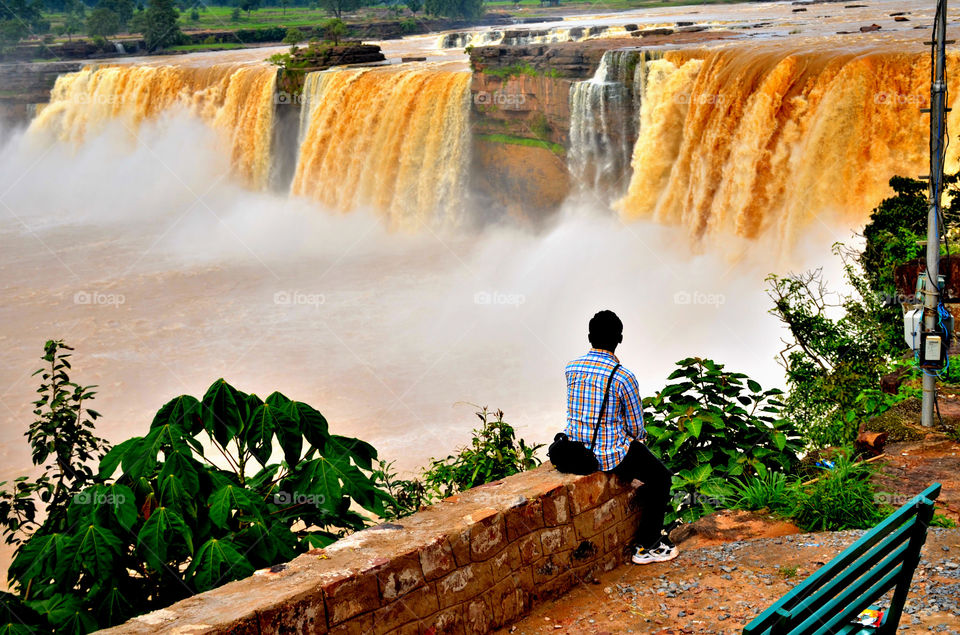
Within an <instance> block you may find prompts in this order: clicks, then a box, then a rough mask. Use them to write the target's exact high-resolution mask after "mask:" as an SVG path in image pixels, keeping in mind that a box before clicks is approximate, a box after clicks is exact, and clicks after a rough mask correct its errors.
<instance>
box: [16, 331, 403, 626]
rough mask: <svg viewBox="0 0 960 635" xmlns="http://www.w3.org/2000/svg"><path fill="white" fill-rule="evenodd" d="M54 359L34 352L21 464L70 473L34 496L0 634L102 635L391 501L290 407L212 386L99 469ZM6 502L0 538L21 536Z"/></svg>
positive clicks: (370, 466)
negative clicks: (31, 409) (37, 375)
mask: <svg viewBox="0 0 960 635" xmlns="http://www.w3.org/2000/svg"><path fill="white" fill-rule="evenodd" d="M58 347H62V344H61V343H53V348H51V344H49V343H48V354H47V357H45V359H47V358H49V361H50V363H51V364H52V366H51V370H50V371H44V386H43V387H42V394H44V395H46V396H45V397H43V398H41V399H40V400H38V402H37V403H38V416H39V419H38V422H37V423H35V424H34V425H33V426H31V429H30V433H29V436H30V441H31V445H32V446H33V449H34V460H35V462H37V464H41V463H43V462H44V461H46V460H47V458H48V457H49V458H56V459H57V461H56V462H57V463H58V464H59V463H61V462H62V463H64V464H67V463H69V462H70V461H72V462H73V463H72V465H71V466H70V469H64V470H63V472H62V473H61V472H60V471H59V468H54V470H53V471H54V473H55V474H54V476H53V477H50V478H47V479H46V480H44V481H42V487H38V488H37V490H38V491H40V492H41V498H42V499H43V500H44V502H50V503H51V504H50V506H48V508H47V511H48V513H49V515H48V517H47V518H46V520H44V521H43V523H42V524H41V525H40V526H39V527H33V526H31V527H30V529H33V531H32V532H29V537H28V539H27V540H26V542H24V543H23V544H22V545H21V547H20V549H19V551H18V552H17V553H16V555H15V557H14V560H13V563H12V564H11V565H10V570H9V579H10V580H11V582H12V583H13V585H14V587H15V589H16V590H17V595H13V594H5V595H2V596H0V616H4V615H5V616H6V617H4V620H5V621H2V622H0V632H8V633H14V632H20V629H22V628H30V629H32V630H34V631H35V632H57V633H86V632H89V631H91V630H94V629H96V628H103V627H106V626H110V625H113V624H117V623H119V622H122V621H124V620H126V619H128V618H129V617H131V616H134V615H138V614H140V613H143V612H145V611H148V610H152V609H155V608H159V607H162V606H167V605H169V604H170V603H172V602H175V601H177V600H179V599H181V598H183V597H186V596H188V595H190V594H192V593H196V592H201V591H205V590H207V589H210V588H213V587H214V586H217V585H219V584H223V583H224V582H227V581H229V580H233V579H237V578H241V577H244V576H248V575H250V574H251V573H253V571H254V570H256V569H258V568H261V567H267V566H270V565H273V564H276V563H278V562H284V561H287V560H289V559H291V558H292V557H293V556H295V555H296V554H297V553H298V552H302V551H304V550H306V549H308V548H310V547H316V546H324V545H327V544H329V543H331V542H333V541H334V540H336V539H337V538H338V537H339V536H341V535H343V534H344V533H346V532H351V531H355V530H357V529H361V528H362V527H364V526H366V525H367V524H368V522H369V521H368V519H367V518H366V517H365V516H364V515H362V514H361V513H360V511H361V510H365V511H367V512H369V513H370V514H372V515H375V516H378V517H379V516H383V515H384V514H385V513H386V505H388V504H393V503H394V502H393V501H392V499H391V498H390V496H389V495H388V494H387V493H386V492H384V491H382V490H381V489H379V487H378V485H377V482H376V481H375V480H374V479H373V471H374V461H375V460H376V458H377V453H376V450H374V448H373V447H372V446H370V445H369V444H367V443H365V442H363V441H360V440H358V439H354V438H349V437H343V436H338V435H335V434H332V433H331V432H330V431H329V429H328V425H327V421H326V419H325V418H324V417H323V415H322V414H320V412H318V411H317V410H315V409H314V408H312V407H311V406H309V405H307V404H305V403H303V402H299V401H293V400H291V399H289V398H287V397H285V396H284V395H282V394H280V393H279V392H275V393H273V394H271V395H270V396H268V397H267V398H266V399H260V398H259V397H257V396H256V395H253V394H247V393H244V392H241V391H239V390H237V389H236V388H234V387H233V386H231V385H230V384H228V383H227V382H225V381H224V380H222V379H219V380H217V381H216V382H214V383H213V384H212V385H211V386H210V388H209V389H208V390H207V391H206V393H205V394H204V395H203V396H202V397H201V398H195V397H192V396H190V395H181V396H179V397H176V398H175V399H172V400H170V401H169V402H168V403H166V404H165V405H164V406H163V407H162V408H161V409H160V410H159V411H158V412H157V414H156V416H155V417H154V419H153V422H152V423H151V425H150V428H149V430H147V431H146V434H145V435H144V436H138V437H133V438H131V439H128V440H126V441H124V442H123V443H120V444H119V445H117V446H115V447H113V448H112V449H110V450H109V452H107V453H106V454H103V455H102V458H101V456H100V454H98V453H96V452H95V450H96V449H97V448H101V449H102V448H104V445H103V443H102V440H100V439H96V438H95V437H92V436H90V434H89V427H90V426H89V425H88V421H87V419H86V418H85V417H84V416H82V414H81V413H82V412H84V411H83V410H82V405H83V404H84V403H85V402H86V401H87V400H88V399H89V398H90V397H92V393H91V392H90V391H89V389H88V388H81V387H78V386H76V385H74V384H70V383H69V381H68V379H67V378H66V376H65V368H68V367H69V366H65V365H64V364H65V362H64V361H63V356H58V355H57V354H56V351H58V350H60V349H59V348H58ZM64 348H65V347H64ZM86 412H87V413H88V414H89V413H90V411H89V410H86ZM91 416H94V415H93V414H91ZM78 422H79V423H78ZM88 459H99V469H98V470H97V471H94V470H93V469H92V468H90V467H89V466H88V465H87V463H86V461H87V460H88ZM61 474H65V475H66V476H61ZM18 483H21V481H18ZM60 483H63V485H59V484H60ZM58 486H59V487H62V493H60V492H59V490H58ZM18 487H20V486H19V485H18ZM42 492H50V495H49V496H46V497H45V498H44V496H43V495H42ZM11 500H12V499H11V497H10V496H6V497H5V498H4V505H3V506H2V507H0V509H2V510H3V511H5V512H6V518H7V523H6V525H5V528H6V529H8V530H10V529H11V528H13V527H15V528H16V529H17V530H18V531H21V532H23V531H26V530H27V529H28V527H27V524H28V523H25V522H23V520H22V519H21V517H25V518H27V519H28V521H29V522H30V523H33V525H34V526H35V521H34V520H33V519H34V518H35V516H34V515H33V514H35V509H31V508H29V507H28V506H24V505H20V508H19V509H18V510H15V509H14V504H13V503H11V502H10V501H11ZM53 503H56V506H55V505H54V504H53ZM23 510H26V511H27V513H26V515H24V512H23ZM18 513H19V514H20V516H18V515H17V514H18ZM11 519H13V520H11ZM25 616H27V617H25ZM28 620H29V621H28Z"/></svg>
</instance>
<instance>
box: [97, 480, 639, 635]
mask: <svg viewBox="0 0 960 635" xmlns="http://www.w3.org/2000/svg"><path fill="white" fill-rule="evenodd" d="M639 516H640V510H639V508H638V506H637V500H636V490H635V489H634V488H633V487H632V486H631V485H628V484H625V483H622V482H621V481H619V480H618V479H617V478H615V477H613V476H610V475H607V474H605V473H602V472H598V473H596V474H592V475H590V476H569V475H563V474H560V473H558V472H557V471H556V470H554V469H553V468H552V467H551V466H549V465H545V466H543V467H540V468H538V469H536V470H533V471H531V472H526V473H524V474H518V475H516V476H512V477H510V478H507V479H504V480H502V481H497V482H495V483H489V484H487V485H484V486H481V487H478V488H475V489H472V490H470V491H468V492H464V493H462V494H459V495H457V496H453V497H451V498H449V499H447V500H444V501H442V502H440V503H438V504H436V505H433V506H432V507H429V508H426V509H424V510H423V511H421V512H418V513H417V514H414V515H413V516H410V517H408V518H404V519H402V520H401V521H399V522H397V523H387V524H383V525H378V526H376V527H371V528H369V529H366V530H364V531H360V532H357V533H355V534H352V535H351V536H348V537H347V538H344V539H343V540H340V541H338V542H336V543H334V544H333V545H330V546H329V547H327V548H326V549H324V550H314V551H311V552H308V553H306V554H303V555H301V556H299V557H297V558H296V559H295V560H293V561H292V562H290V563H288V564H286V565H281V566H278V567H274V569H275V571H258V572H257V573H256V574H255V575H253V576H251V577H249V578H246V579H244V580H238V581H236V582H231V583H229V584H226V585H224V586H222V587H220V588H217V589H214V590H212V591H208V592H207V593H202V594H200V595H196V596H193V597H191V598H188V599H186V600H183V601H181V602H178V603H176V604H174V605H173V606H170V607H168V608H166V609H161V610H159V611H154V612H153V613H148V614H146V615H142V616H140V617H138V618H134V619H132V620H130V621H129V622H127V623H126V624H122V625H120V626H118V627H115V628H112V629H108V630H107V631H102V632H104V633H110V634H112V635H121V634H124V635H128V634H134V633H138V634H139V633H150V634H155V633H191V634H199V633H217V634H220V633H235V634H243V635H246V634H258V635H259V634H267V633H331V634H332V633H398V634H430V635H433V634H440V633H487V632H490V631H491V630H493V629H495V628H497V627H499V626H502V625H504V624H508V623H510V622H511V621H513V620H515V619H517V618H518V617H520V616H521V615H523V614H524V613H526V612H528V611H529V610H530V609H531V607H533V606H534V605H536V604H538V603H541V602H544V601H547V600H549V599H551V598H554V597H556V596H558V595H560V594H562V593H564V592H566V591H567V590H569V589H570V588H571V587H573V586H574V585H577V584H580V583H582V582H584V581H589V580H590V579H591V578H592V577H593V576H594V575H595V574H597V573H599V572H601V571H608V570H610V569H612V568H614V567H616V566H617V565H619V564H621V563H622V562H625V560H626V557H627V553H626V549H625V547H626V546H627V544H628V543H629V541H630V539H631V538H632V536H633V532H634V530H635V528H636V525H637V522H638V520H639Z"/></svg>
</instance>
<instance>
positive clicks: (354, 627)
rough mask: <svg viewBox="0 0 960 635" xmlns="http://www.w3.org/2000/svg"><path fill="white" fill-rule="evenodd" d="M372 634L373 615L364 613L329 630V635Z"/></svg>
mask: <svg viewBox="0 0 960 635" xmlns="http://www.w3.org/2000/svg"><path fill="white" fill-rule="evenodd" d="M372 632H373V613H364V614H363V615H360V616H359V617H355V618H353V619H352V620H348V621H346V622H344V623H343V624H340V625H339V626H334V627H333V628H331V629H330V635H358V634H359V633H372Z"/></svg>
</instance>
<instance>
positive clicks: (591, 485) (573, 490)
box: [568, 472, 611, 516]
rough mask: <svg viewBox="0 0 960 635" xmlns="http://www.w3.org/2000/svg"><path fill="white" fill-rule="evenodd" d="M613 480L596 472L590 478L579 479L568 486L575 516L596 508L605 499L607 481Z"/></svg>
mask: <svg viewBox="0 0 960 635" xmlns="http://www.w3.org/2000/svg"><path fill="white" fill-rule="evenodd" d="M609 478H611V476H609V475H608V474H607V473H606V472H594V473H593V474H590V475H589V476H583V477H581V478H578V479H577V480H575V481H574V482H572V483H570V485H569V486H568V487H569V489H570V509H571V511H572V512H573V515H574V516H576V515H577V514H582V513H583V512H585V511H587V510H588V509H591V508H593V507H596V506H597V505H599V504H600V503H601V502H602V501H603V500H604V498H605V494H606V492H607V479H609Z"/></svg>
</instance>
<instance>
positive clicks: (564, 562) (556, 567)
mask: <svg viewBox="0 0 960 635" xmlns="http://www.w3.org/2000/svg"><path fill="white" fill-rule="evenodd" d="M570 554H571V552H570V551H564V552H562V553H555V554H551V555H549V556H544V557H543V558H541V559H540V560H538V561H537V562H535V563H534V564H533V582H534V584H536V585H537V586H538V587H539V586H540V585H541V584H543V583H544V582H547V581H548V580H552V579H553V578H555V577H557V576H558V575H560V574H562V573H564V572H566V571H569V570H570Z"/></svg>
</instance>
